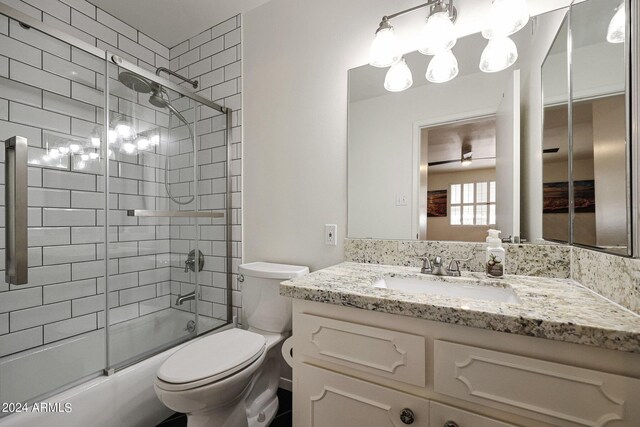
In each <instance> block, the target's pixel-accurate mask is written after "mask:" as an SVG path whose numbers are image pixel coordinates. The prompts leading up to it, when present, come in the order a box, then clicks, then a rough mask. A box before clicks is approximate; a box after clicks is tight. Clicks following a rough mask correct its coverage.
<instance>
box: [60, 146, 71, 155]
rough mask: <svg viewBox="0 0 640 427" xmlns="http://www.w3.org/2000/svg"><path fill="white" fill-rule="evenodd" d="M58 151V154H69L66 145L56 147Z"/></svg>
mask: <svg viewBox="0 0 640 427" xmlns="http://www.w3.org/2000/svg"><path fill="white" fill-rule="evenodd" d="M58 151H59V152H60V154H62V155H63V156H64V155H66V154H69V149H68V148H67V147H58Z"/></svg>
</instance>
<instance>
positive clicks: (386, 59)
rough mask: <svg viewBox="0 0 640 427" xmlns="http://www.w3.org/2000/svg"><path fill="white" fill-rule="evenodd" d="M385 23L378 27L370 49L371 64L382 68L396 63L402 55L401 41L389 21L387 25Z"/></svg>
mask: <svg viewBox="0 0 640 427" xmlns="http://www.w3.org/2000/svg"><path fill="white" fill-rule="evenodd" d="M384 22H386V21H383V24H384ZM383 24H381V26H380V28H378V31H377V32H376V36H375V38H374V39H373V42H372V43H371V49H370V50H369V64H370V65H373V66H374V67H381V68H384V67H389V66H391V65H393V64H395V63H396V62H398V60H400V58H401V57H402V52H401V51H400V42H399V41H398V38H397V37H396V35H395V33H394V31H393V27H392V26H391V25H389V24H388V23H387V26H386V27H385V26H383Z"/></svg>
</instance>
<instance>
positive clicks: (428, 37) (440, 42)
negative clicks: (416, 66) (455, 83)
mask: <svg viewBox="0 0 640 427" xmlns="http://www.w3.org/2000/svg"><path fill="white" fill-rule="evenodd" d="M424 7H429V15H428V16H427V20H426V22H425V25H424V27H423V29H422V31H421V32H420V48H419V51H420V53H423V54H425V55H435V56H434V58H433V59H432V60H431V63H430V64H429V67H428V68H429V69H431V73H430V72H429V71H428V70H427V75H430V74H431V75H433V76H434V77H433V80H431V79H430V81H433V82H436V81H437V82H445V81H448V80H451V79H452V78H453V77H455V76H456V75H457V74H458V61H457V60H456V58H455V56H453V52H451V48H452V47H453V46H454V45H455V44H456V41H457V36H456V32H455V27H454V25H453V24H454V23H455V21H456V18H457V11H456V8H455V7H453V0H429V1H428V2H427V3H424V4H420V5H418V6H414V7H412V8H409V9H406V10H403V11H400V12H397V13H394V14H392V15H386V16H383V17H382V21H381V22H380V25H379V26H378V30H377V31H376V35H375V38H374V39H373V43H372V44H371V48H370V50H369V65H372V66H374V67H382V68H384V67H391V68H390V69H389V71H387V75H386V76H385V81H384V87H385V89H387V90H389V91H391V92H400V91H403V90H406V89H408V88H410V87H411V85H412V84H413V78H412V76H411V70H410V69H409V67H408V66H407V64H406V62H405V61H404V58H403V56H402V48H401V45H400V42H399V40H398V38H397V37H396V35H395V32H394V29H393V26H392V25H391V23H390V22H389V21H390V20H391V19H393V18H396V17H398V16H401V15H404V14H407V13H409V12H413V11H414V10H418V9H422V8H424ZM439 55H441V56H440V57H438V56H439ZM436 58H437V59H436ZM434 62H435V63H434ZM432 63H433V64H432ZM427 78H428V79H429V77H427Z"/></svg>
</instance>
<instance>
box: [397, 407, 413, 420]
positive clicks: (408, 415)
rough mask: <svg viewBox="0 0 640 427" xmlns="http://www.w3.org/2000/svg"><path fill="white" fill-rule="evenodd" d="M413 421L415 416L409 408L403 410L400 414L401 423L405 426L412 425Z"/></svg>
mask: <svg viewBox="0 0 640 427" xmlns="http://www.w3.org/2000/svg"><path fill="white" fill-rule="evenodd" d="M415 419H416V416H415V415H414V413H413V411H412V410H411V409H409V408H404V409H403V410H402V412H400V421H402V422H403V423H405V424H413V422H414V421H415Z"/></svg>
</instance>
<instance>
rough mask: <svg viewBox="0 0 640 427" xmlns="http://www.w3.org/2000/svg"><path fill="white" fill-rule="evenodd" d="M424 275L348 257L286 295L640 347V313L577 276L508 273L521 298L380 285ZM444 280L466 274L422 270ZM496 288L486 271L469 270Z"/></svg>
mask: <svg viewBox="0 0 640 427" xmlns="http://www.w3.org/2000/svg"><path fill="white" fill-rule="evenodd" d="M389 275H395V276H396V277H402V276H404V277H417V276H422V275H420V269H419V268H415V267H399V266H390V265H372V264H359V263H353V262H344V263H342V264H338V265H335V266H333V267H329V268H325V269H323V270H319V271H316V272H314V273H311V274H309V275H307V276H303V277H299V278H296V279H292V280H289V281H286V282H282V283H281V285H280V294H281V295H283V296H287V297H291V298H298V299H304V300H308V301H315V302H322V303H327V304H336V305H342V306H347V307H356V308H361V309H365V310H372V311H378V312H384V313H391V314H400V315H403V316H410V317H417V318H422V319H427V320H434V321H438V322H445V323H453V324H456V325H463V326H470V327H475V328H483V329H489V330H493V331H499V332H507V333H513V334H519V335H527V336H532V337H539V338H546V339H551V340H557V341H566V342H571V343H576V344H585V345H591V346H596V347H602V348H607V349H611V350H620V351H626V352H632V353H640V316H638V315H636V314H634V313H631V312H629V311H627V310H624V309H622V308H620V307H618V306H616V305H615V304H612V303H611V302H609V301H607V300H606V299H604V298H601V297H599V296H597V295H596V294H594V293H593V292H591V291H589V290H587V289H586V288H584V287H583V286H581V285H579V284H578V283H576V282H574V281H572V280H569V279H553V278H542V277H529V276H507V277H506V278H504V279H502V280H500V281H499V283H500V284H499V285H497V286H510V287H511V288H512V289H513V290H514V292H515V293H516V295H517V296H518V298H519V299H520V303H519V304H511V303H496V302H491V301H481V300H477V299H461V298H453V297H443V296H434V295H425V294H418V293H411V292H404V291H399V290H391V289H380V288H374V287H373V283H374V282H375V281H376V280H378V279H379V278H381V277H384V276H389ZM422 277H424V278H429V279H433V278H435V279H437V280H444V281H450V280H459V279H457V278H450V277H447V278H439V277H436V276H422ZM463 278H467V279H469V278H472V279H474V280H475V281H476V282H477V283H480V284H482V283H484V284H485V285H487V286H496V284H495V283H494V284H493V285H492V284H491V282H496V281H495V280H489V279H487V278H486V277H485V276H484V275H482V274H480V273H464V272H463Z"/></svg>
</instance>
